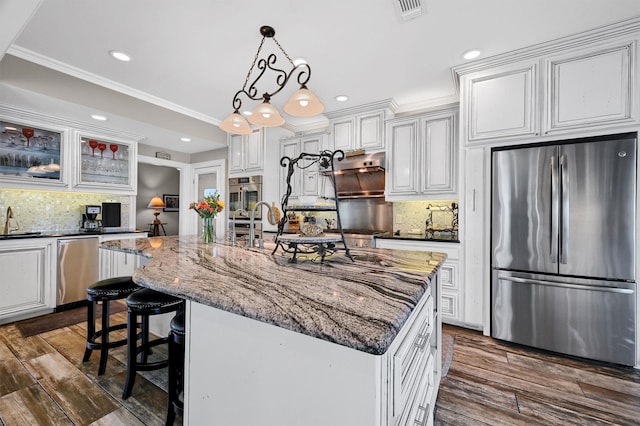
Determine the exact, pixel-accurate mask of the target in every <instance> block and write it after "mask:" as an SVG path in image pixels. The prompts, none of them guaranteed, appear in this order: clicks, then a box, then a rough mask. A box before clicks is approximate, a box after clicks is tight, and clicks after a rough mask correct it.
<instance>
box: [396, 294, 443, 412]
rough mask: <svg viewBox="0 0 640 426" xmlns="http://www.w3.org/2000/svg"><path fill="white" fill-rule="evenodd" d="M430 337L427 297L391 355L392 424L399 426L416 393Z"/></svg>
mask: <svg viewBox="0 0 640 426" xmlns="http://www.w3.org/2000/svg"><path fill="white" fill-rule="evenodd" d="M432 334H433V298H432V297H431V296H429V298H428V299H427V301H426V302H425V304H424V305H423V306H422V308H421V310H420V313H419V314H418V315H417V317H416V320H415V322H414V323H413V324H412V325H411V327H410V329H409V331H408V333H407V335H406V336H405V337H404V339H403V340H402V342H401V343H400V346H399V347H398V350H397V351H396V352H395V353H394V354H393V358H392V359H393V361H392V362H393V373H392V375H391V377H392V380H393V384H392V387H391V389H392V392H393V417H394V418H395V419H396V422H395V423H396V424H403V421H402V419H403V418H404V419H406V418H407V416H408V415H409V412H410V411H411V408H412V407H411V405H412V404H411V402H412V401H413V400H414V399H415V397H416V394H417V392H418V385H419V383H420V381H421V378H422V375H423V374H424V372H425V365H426V364H427V362H428V359H429V354H430V350H431V346H430V342H431V336H432Z"/></svg>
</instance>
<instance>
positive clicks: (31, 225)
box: [0, 189, 130, 232]
mask: <svg viewBox="0 0 640 426" xmlns="http://www.w3.org/2000/svg"><path fill="white" fill-rule="evenodd" d="M129 200H130V197H129V196H126V195H110V194H90V193H78V192H55V191H27V190H13V189H1V190H0V218H1V219H2V222H1V223H0V225H4V223H5V221H6V219H7V217H6V213H7V207H9V206H11V210H12V211H13V216H14V217H13V219H11V221H12V223H13V224H14V225H15V224H17V225H18V226H19V227H20V231H23V232H62V231H74V230H77V229H78V228H79V227H80V222H81V218H82V213H84V206H85V205H86V204H95V205H100V204H101V203H103V202H107V201H111V202H119V203H122V217H121V226H122V227H123V228H129V215H128V211H129V202H130V201H129ZM0 232H2V231H1V230H0Z"/></svg>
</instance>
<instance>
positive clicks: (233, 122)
mask: <svg viewBox="0 0 640 426" xmlns="http://www.w3.org/2000/svg"><path fill="white" fill-rule="evenodd" d="M219 127H220V129H222V130H224V131H225V132H227V133H233V134H235V135H250V134H251V132H252V130H251V127H250V126H249V123H248V122H247V120H246V119H245V118H244V117H243V116H241V115H240V113H239V112H238V111H234V112H233V113H232V114H229V115H228V116H227V118H225V119H224V120H223V121H222V123H220V126H219Z"/></svg>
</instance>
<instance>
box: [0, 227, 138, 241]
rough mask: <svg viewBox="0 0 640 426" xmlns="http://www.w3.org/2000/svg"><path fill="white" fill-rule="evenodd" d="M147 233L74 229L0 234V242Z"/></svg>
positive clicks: (136, 230)
mask: <svg viewBox="0 0 640 426" xmlns="http://www.w3.org/2000/svg"><path fill="white" fill-rule="evenodd" d="M147 232H148V231H142V230H139V229H125V228H106V229H101V230H99V231H85V230H82V229H76V230H72V231H62V232H15V233H12V234H9V235H4V234H0V240H17V239H25V238H64V237H80V236H93V235H113V234H134V233H140V234H144V233H147Z"/></svg>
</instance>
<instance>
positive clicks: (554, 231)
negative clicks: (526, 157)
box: [549, 155, 559, 263]
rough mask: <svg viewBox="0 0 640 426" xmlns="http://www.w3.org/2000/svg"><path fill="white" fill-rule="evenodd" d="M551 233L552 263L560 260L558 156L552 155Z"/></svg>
mask: <svg viewBox="0 0 640 426" xmlns="http://www.w3.org/2000/svg"><path fill="white" fill-rule="evenodd" d="M550 161H551V235H550V238H549V243H550V246H551V247H550V248H551V249H550V250H549V252H550V257H551V263H556V262H557V261H558V216H559V215H558V209H559V207H558V164H557V163H558V158H557V157H556V156H555V155H552V156H551V160H550Z"/></svg>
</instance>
